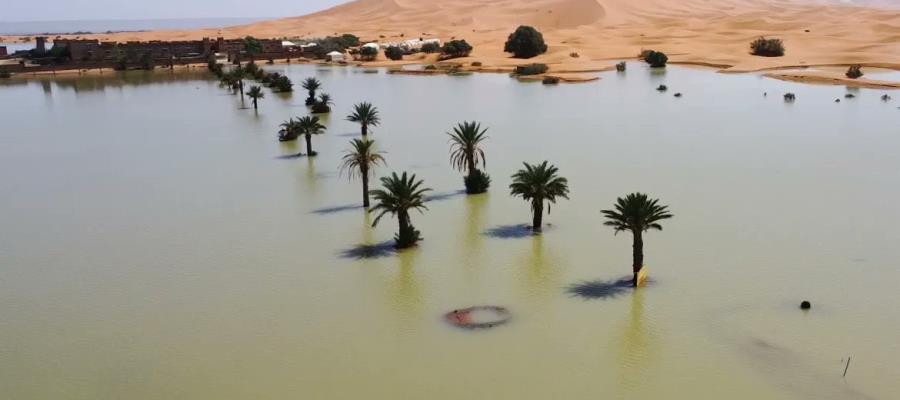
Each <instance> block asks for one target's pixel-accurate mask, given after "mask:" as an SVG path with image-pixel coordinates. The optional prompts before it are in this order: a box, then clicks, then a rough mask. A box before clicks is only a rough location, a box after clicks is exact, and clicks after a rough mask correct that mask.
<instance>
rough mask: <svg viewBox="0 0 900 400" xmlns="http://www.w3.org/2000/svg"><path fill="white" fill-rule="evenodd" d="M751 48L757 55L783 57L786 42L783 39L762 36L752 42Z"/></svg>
mask: <svg viewBox="0 0 900 400" xmlns="http://www.w3.org/2000/svg"><path fill="white" fill-rule="evenodd" d="M750 50H751V53H752V54H753V55H755V56H763V57H781V56H783V55H784V44H783V43H782V42H781V39H775V38H772V39H766V38H764V37H760V38H758V39H756V40H754V41H752V42H750Z"/></svg>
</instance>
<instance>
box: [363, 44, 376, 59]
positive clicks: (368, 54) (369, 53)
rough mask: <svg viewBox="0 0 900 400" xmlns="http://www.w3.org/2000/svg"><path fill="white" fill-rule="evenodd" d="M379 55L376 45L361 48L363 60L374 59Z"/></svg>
mask: <svg viewBox="0 0 900 400" xmlns="http://www.w3.org/2000/svg"><path fill="white" fill-rule="evenodd" d="M375 57H378V49H377V48H374V47H363V48H361V49H359V59H360V60H363V61H372V60H374V59H375Z"/></svg>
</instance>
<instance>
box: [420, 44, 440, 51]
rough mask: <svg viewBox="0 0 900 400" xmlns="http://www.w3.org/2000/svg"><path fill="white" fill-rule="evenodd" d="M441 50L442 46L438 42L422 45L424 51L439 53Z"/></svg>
mask: <svg viewBox="0 0 900 400" xmlns="http://www.w3.org/2000/svg"><path fill="white" fill-rule="evenodd" d="M439 51H441V46H440V45H439V44H437V43H432V42H428V43H425V44H423V45H422V52H423V53H437V52H439Z"/></svg>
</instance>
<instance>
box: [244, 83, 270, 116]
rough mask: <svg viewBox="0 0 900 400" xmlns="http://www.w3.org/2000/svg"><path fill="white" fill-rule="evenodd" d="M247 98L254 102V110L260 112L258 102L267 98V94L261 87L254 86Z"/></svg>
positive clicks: (248, 92)
mask: <svg viewBox="0 0 900 400" xmlns="http://www.w3.org/2000/svg"><path fill="white" fill-rule="evenodd" d="M247 97H249V98H250V99H252V100H253V109H254V110H258V109H259V106H258V105H257V104H256V102H257V101H258V100H259V99H261V98H263V97H266V94H265V93H263V91H262V88H261V87H259V86H252V87H250V90H248V91H247Z"/></svg>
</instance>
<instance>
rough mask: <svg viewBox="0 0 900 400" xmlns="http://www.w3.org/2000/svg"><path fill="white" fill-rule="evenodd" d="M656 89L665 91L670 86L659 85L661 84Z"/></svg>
mask: <svg viewBox="0 0 900 400" xmlns="http://www.w3.org/2000/svg"><path fill="white" fill-rule="evenodd" d="M656 90H658V91H660V92H665V91H666V90H669V87H668V86H666V85H659V86H658V87H657V88H656Z"/></svg>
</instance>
